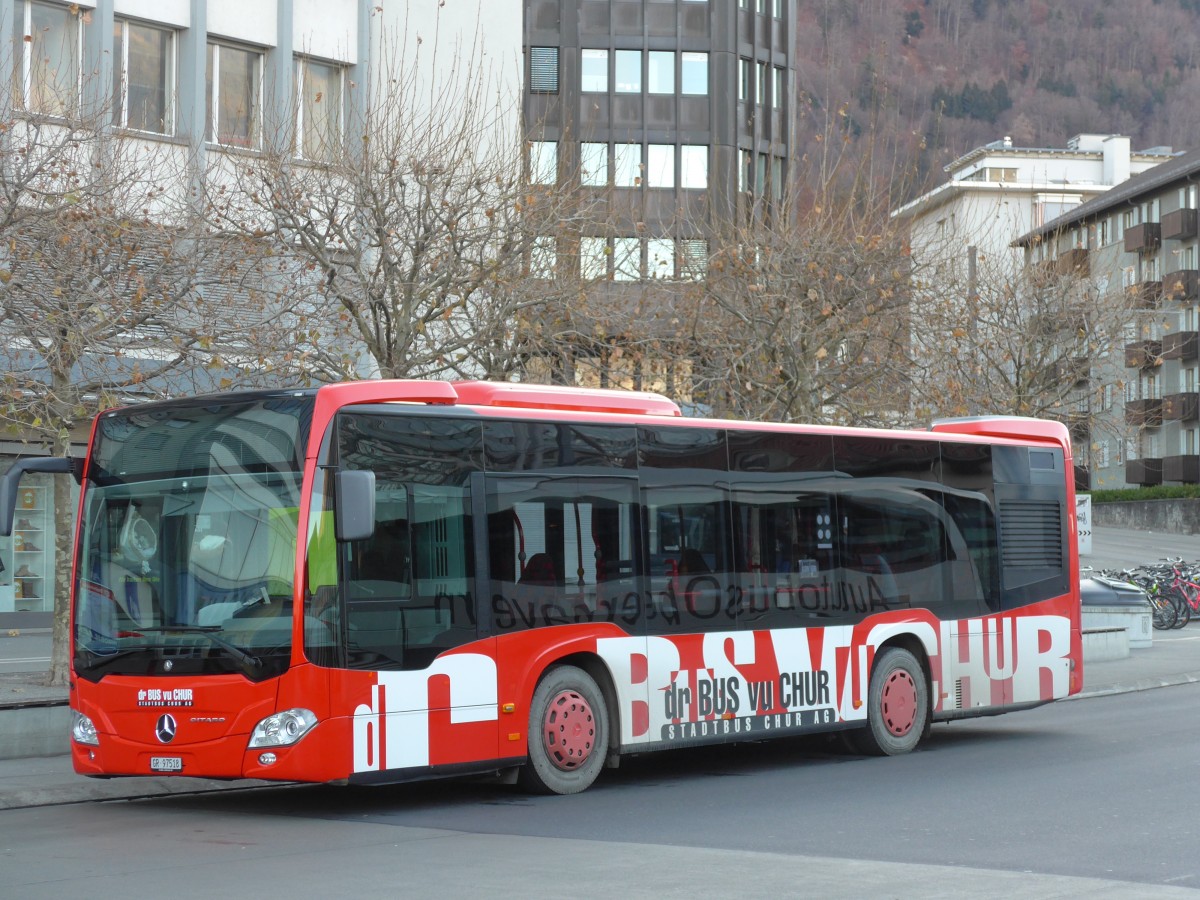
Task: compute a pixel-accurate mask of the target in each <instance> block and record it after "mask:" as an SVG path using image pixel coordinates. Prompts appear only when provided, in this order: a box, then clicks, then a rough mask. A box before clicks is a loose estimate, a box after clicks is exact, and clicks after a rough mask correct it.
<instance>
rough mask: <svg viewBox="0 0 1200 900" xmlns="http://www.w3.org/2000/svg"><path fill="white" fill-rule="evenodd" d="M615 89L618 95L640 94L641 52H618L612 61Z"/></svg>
mask: <svg viewBox="0 0 1200 900" xmlns="http://www.w3.org/2000/svg"><path fill="white" fill-rule="evenodd" d="M614 65H615V66H616V71H615V72H614V76H615V77H614V79H613V80H614V82H615V85H614V86H615V88H616V91H617V93H618V94H640V93H641V92H642V51H641V50H618V51H616V60H615V61H614Z"/></svg>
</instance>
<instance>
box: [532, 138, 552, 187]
mask: <svg viewBox="0 0 1200 900" xmlns="http://www.w3.org/2000/svg"><path fill="white" fill-rule="evenodd" d="M529 183H530V184H558V142H557V141H530V142H529Z"/></svg>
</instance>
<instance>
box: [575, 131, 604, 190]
mask: <svg viewBox="0 0 1200 900" xmlns="http://www.w3.org/2000/svg"><path fill="white" fill-rule="evenodd" d="M579 183H580V184H586V185H588V186H590V187H603V186H604V185H606V184H608V144H595V143H589V142H584V143H582V144H580V145H579Z"/></svg>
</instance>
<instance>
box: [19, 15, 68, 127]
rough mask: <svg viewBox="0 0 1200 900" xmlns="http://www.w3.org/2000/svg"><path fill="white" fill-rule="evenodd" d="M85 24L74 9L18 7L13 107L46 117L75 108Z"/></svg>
mask: <svg viewBox="0 0 1200 900" xmlns="http://www.w3.org/2000/svg"><path fill="white" fill-rule="evenodd" d="M82 21H83V20H82V17H81V14H80V10H79V7H78V6H75V5H71V6H66V5H62V4H58V3H54V4H49V3H28V2H17V3H15V4H13V87H14V90H13V94H14V100H15V104H14V105H16V106H18V107H20V108H22V109H26V110H28V111H29V112H32V113H40V114H42V115H47V116H65V115H68V114H69V113H72V112H74V111H75V110H76V108H77V107H78V102H79V86H80V85H79V59H80V56H81V55H82V52H81V45H82V31H81V29H82Z"/></svg>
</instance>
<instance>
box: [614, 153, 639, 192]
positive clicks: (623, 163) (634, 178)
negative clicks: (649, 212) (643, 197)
mask: <svg viewBox="0 0 1200 900" xmlns="http://www.w3.org/2000/svg"><path fill="white" fill-rule="evenodd" d="M641 183H642V145H641V144H617V145H616V146H615V147H613V184H614V185H616V186H617V187H637V186H638V185H640V184H641Z"/></svg>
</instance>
